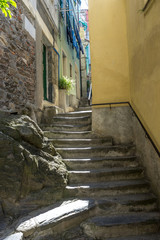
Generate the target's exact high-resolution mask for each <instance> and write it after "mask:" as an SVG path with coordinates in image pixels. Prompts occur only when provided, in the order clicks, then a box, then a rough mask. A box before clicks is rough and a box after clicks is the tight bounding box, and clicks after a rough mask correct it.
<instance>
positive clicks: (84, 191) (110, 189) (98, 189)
mask: <svg viewBox="0 0 160 240" xmlns="http://www.w3.org/2000/svg"><path fill="white" fill-rule="evenodd" d="M149 191H150V186H149V184H148V182H147V181H145V180H144V179H133V180H119V181H109V182H101V183H97V182H95V183H90V182H88V183H85V184H70V185H68V186H67V187H66V190H65V193H64V194H65V196H66V197H71V196H76V197H87V196H90V197H96V196H99V197H100V196H115V195H122V194H138V193H147V192H149Z"/></svg>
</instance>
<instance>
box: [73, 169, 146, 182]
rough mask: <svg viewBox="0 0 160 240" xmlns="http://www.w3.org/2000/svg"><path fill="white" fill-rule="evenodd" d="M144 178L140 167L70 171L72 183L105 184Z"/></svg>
mask: <svg viewBox="0 0 160 240" xmlns="http://www.w3.org/2000/svg"><path fill="white" fill-rule="evenodd" d="M142 177H144V174H143V169H142V168H140V167H139V168H138V167H136V168H135V167H128V168H127V167H126V168H124V167H119V168H115V167H114V168H103V169H90V170H87V169H86V170H83V171H82V170H81V171H80V170H76V171H69V182H70V183H85V182H88V179H89V181H90V182H104V181H114V180H127V179H136V178H139V179H140V178H142Z"/></svg>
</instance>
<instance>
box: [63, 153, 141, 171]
mask: <svg viewBox="0 0 160 240" xmlns="http://www.w3.org/2000/svg"><path fill="white" fill-rule="evenodd" d="M64 162H65V164H66V166H67V167H68V169H69V170H76V169H79V170H83V169H87V168H92V169H93V168H95V169H97V168H99V167H104V168H106V167H138V166H139V162H138V161H137V157H136V156H122V157H121V156H120V157H117V156H113V157H101V158H88V159H87V158H83V159H79V158H77V159H64Z"/></svg>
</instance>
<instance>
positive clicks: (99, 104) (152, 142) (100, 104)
mask: <svg viewBox="0 0 160 240" xmlns="http://www.w3.org/2000/svg"><path fill="white" fill-rule="evenodd" d="M120 104H128V105H129V107H130V108H131V110H132V112H133V113H134V115H135V117H136V118H137V120H138V121H139V123H140V125H141V127H142V128H143V130H144V132H145V134H146V137H147V138H148V139H149V140H150V142H151V144H152V146H153V147H154V149H155V151H156V153H157V154H158V156H159V157H160V151H159V150H158V148H157V146H156V145H155V143H154V141H153V140H152V138H151V136H150V135H149V133H148V132H147V130H146V129H145V127H144V125H143V123H142V122H141V120H140V119H139V117H138V115H137V113H136V112H135V110H134V109H133V107H132V105H131V104H130V102H111V103H97V104H92V105H91V106H104V105H110V106H111V105H120Z"/></svg>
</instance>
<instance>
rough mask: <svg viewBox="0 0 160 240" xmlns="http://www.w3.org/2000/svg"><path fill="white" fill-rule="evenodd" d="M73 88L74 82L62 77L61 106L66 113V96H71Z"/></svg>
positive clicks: (60, 87) (60, 84)
mask: <svg viewBox="0 0 160 240" xmlns="http://www.w3.org/2000/svg"><path fill="white" fill-rule="evenodd" d="M72 88H73V80H71V79H70V78H68V77H64V76H63V77H61V78H60V80H59V89H60V91H59V106H60V107H61V108H63V109H64V111H65V112H66V109H67V104H66V94H68V95H69V92H70V91H71V90H72Z"/></svg>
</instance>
